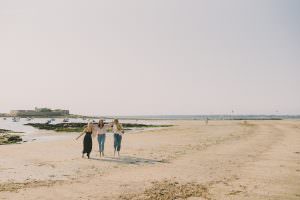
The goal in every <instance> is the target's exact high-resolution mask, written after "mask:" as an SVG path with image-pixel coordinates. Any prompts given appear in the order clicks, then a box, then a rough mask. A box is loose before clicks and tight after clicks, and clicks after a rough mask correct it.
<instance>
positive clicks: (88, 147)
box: [76, 122, 93, 158]
mask: <svg viewBox="0 0 300 200" xmlns="http://www.w3.org/2000/svg"><path fill="white" fill-rule="evenodd" d="M92 133H93V124H92V123H91V122H89V123H88V125H87V127H86V128H85V129H84V130H83V132H82V133H81V134H80V135H79V136H78V137H77V138H76V140H78V139H79V138H80V137H81V136H82V135H83V134H85V136H84V139H83V151H82V157H84V154H87V157H88V158H90V153H91V151H92V147H93V142H92Z"/></svg>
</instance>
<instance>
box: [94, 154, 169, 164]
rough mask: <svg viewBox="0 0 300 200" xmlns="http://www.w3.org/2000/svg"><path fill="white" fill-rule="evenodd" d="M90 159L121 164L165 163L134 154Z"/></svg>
mask: <svg viewBox="0 0 300 200" xmlns="http://www.w3.org/2000/svg"><path fill="white" fill-rule="evenodd" d="M90 159H91V160H98V161H103V162H114V163H123V164H131V165H139V164H156V163H166V162H165V161H164V160H154V159H146V158H138V157H134V156H120V157H104V158H90Z"/></svg>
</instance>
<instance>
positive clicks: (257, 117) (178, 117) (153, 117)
mask: <svg viewBox="0 0 300 200" xmlns="http://www.w3.org/2000/svg"><path fill="white" fill-rule="evenodd" d="M104 118H106V119H113V118H119V119H123V120H206V119H209V120H284V119H300V115H140V116H106V117H104Z"/></svg>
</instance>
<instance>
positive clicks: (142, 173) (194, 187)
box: [0, 120, 300, 200]
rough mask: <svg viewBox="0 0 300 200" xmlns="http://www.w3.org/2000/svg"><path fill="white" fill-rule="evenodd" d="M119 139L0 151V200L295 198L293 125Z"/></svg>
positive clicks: (299, 143)
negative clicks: (116, 153)
mask: <svg viewBox="0 0 300 200" xmlns="http://www.w3.org/2000/svg"><path fill="white" fill-rule="evenodd" d="M174 124H175V126H173V127H168V128H162V129H157V130H148V131H143V132H138V133H132V134H126V135H124V137H123V143H122V152H121V157H120V158H114V157H113V156H112V155H113V147H112V146H113V145H112V140H113V138H112V136H111V135H108V136H107V141H106V146H105V149H106V150H105V153H106V157H105V158H101V159H100V158H99V155H98V152H97V150H98V146H97V145H98V144H97V142H96V140H94V143H93V145H94V146H93V152H92V155H91V157H92V159H90V160H88V159H82V158H81V150H82V140H79V141H75V140H74V138H75V136H76V135H77V134H72V133H69V135H68V136H67V137H64V139H61V140H57V141H36V142H28V143H24V144H14V145H3V146H0V199H1V200H4V199H14V200H21V199H34V200H38V199H44V200H46V199H49V200H50V199H51V200H52V199H56V200H60V199H68V200H70V199H74V200H75V199H76V200H78V199H91V200H92V199H107V200H108V199H121V200H125V199H128V200H129V199H143V200H146V199H147V200H148V199H149V200H150V199H162V200H163V199H220V200H225V199H232V200H235V199H236V200H241V199H251V200H253V199H272V200H275V199H276V200H277V199H278V200H283V199H284V200H293V199H295V200H296V199H300V121H297V120H295V121H292V120H282V121H248V122H247V123H244V122H243V121H210V122H209V124H208V125H205V124H204V122H203V121H174Z"/></svg>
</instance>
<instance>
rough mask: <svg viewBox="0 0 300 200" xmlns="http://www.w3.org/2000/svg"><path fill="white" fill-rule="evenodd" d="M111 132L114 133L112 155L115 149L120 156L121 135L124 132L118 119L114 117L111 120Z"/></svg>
mask: <svg viewBox="0 0 300 200" xmlns="http://www.w3.org/2000/svg"><path fill="white" fill-rule="evenodd" d="M113 133H114V156H116V151H117V152H118V156H120V150H121V142H122V135H123V134H124V129H123V127H122V125H121V124H120V123H119V120H118V119H115V120H114V122H113Z"/></svg>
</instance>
